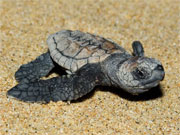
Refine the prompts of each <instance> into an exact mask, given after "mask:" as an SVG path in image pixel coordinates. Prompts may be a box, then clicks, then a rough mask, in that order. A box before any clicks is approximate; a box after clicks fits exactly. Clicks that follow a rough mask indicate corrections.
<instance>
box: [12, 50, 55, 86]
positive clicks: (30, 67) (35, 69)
mask: <svg viewBox="0 0 180 135" xmlns="http://www.w3.org/2000/svg"><path fill="white" fill-rule="evenodd" d="M53 67H54V64H53V61H52V59H51V57H50V54H49V52H47V53H44V54H42V55H40V56H39V57H37V58H36V59H35V60H34V61H32V62H29V63H28V64H24V65H22V66H21V67H20V68H19V69H18V71H17V72H16V73H15V78H16V80H17V81H18V82H20V83H23V82H24V83H28V82H32V81H35V80H37V79H40V78H41V77H44V76H46V75H47V74H48V73H49V72H50V71H51V70H52V68H53Z"/></svg>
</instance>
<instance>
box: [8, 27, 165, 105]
mask: <svg viewBox="0 0 180 135" xmlns="http://www.w3.org/2000/svg"><path fill="white" fill-rule="evenodd" d="M47 44H48V47H49V50H48V52H46V53H44V54H42V55H40V56H39V57H37V58H36V59H35V60H33V61H31V62H29V63H28V64H24V65H22V66H21V67H20V68H19V69H18V71H17V72H16V73H15V78H16V80H17V81H18V82H19V84H18V85H16V86H15V87H13V88H12V89H10V90H9V91H8V92H7V96H8V97H12V98H15V99H18V100H21V101H25V102H40V103H48V102H50V101H54V102H56V101H71V100H76V99H78V98H80V97H82V96H84V95H86V94H87V93H89V92H90V91H92V90H93V89H94V87H95V86H97V85H102V86H114V87H118V88H120V89H124V90H125V91H127V92H129V93H131V94H139V93H143V92H146V91H148V90H149V89H151V88H153V87H155V86H157V85H158V84H159V83H160V81H162V80H163V78H164V76H165V72H164V69H163V66H162V64H161V62H159V61H158V60H156V59H154V58H148V57H145V56H144V49H143V46H142V44H141V43H140V42H139V41H134V42H133V43H132V48H133V54H132V55H131V54H129V53H128V52H127V51H126V50H125V49H124V48H122V47H121V46H119V45H118V44H117V43H114V42H113V41H111V40H109V39H105V38H103V37H101V36H97V35H94V34H90V33H83V32H80V31H71V30H62V31H59V32H57V33H55V34H52V35H50V36H49V37H48V39H47ZM54 63H57V64H58V65H60V66H61V67H62V68H64V69H65V70H66V72H67V75H63V76H60V77H53V78H51V79H47V80H42V79H41V77H44V76H47V75H48V74H49V72H50V71H51V70H52V69H53V68H55V64H54Z"/></svg>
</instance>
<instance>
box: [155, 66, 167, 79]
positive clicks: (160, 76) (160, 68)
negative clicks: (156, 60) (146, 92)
mask: <svg viewBox="0 0 180 135" xmlns="http://www.w3.org/2000/svg"><path fill="white" fill-rule="evenodd" d="M154 70H155V72H158V74H159V75H158V76H157V79H159V80H160V81H162V80H164V77H165V72H164V68H163V66H162V65H157V67H156V68H155V69H154Z"/></svg>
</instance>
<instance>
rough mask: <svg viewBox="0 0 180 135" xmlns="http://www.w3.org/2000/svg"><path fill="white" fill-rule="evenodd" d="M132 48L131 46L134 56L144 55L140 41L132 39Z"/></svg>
mask: <svg viewBox="0 0 180 135" xmlns="http://www.w3.org/2000/svg"><path fill="white" fill-rule="evenodd" d="M132 48H133V55H134V56H141V57H143V56H144V49H143V46H142V44H141V42H140V41H134V42H133V43H132Z"/></svg>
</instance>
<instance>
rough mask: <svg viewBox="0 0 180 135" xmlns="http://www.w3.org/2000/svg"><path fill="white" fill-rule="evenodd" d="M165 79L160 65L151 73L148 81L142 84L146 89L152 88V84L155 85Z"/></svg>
mask: <svg viewBox="0 0 180 135" xmlns="http://www.w3.org/2000/svg"><path fill="white" fill-rule="evenodd" d="M164 77H165V72H164V68H163V67H162V65H157V67H156V68H155V69H154V70H153V71H152V75H151V77H150V78H149V79H148V80H145V81H143V82H142V84H143V85H145V86H146V87H148V86H152V85H153V84H154V86H155V85H157V84H158V83H159V82H160V81H162V80H163V79H164Z"/></svg>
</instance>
